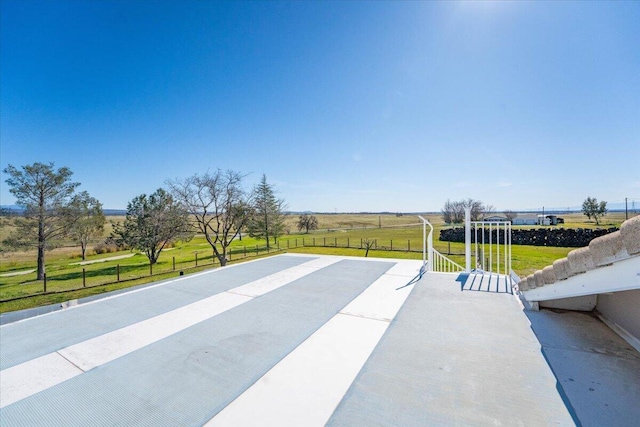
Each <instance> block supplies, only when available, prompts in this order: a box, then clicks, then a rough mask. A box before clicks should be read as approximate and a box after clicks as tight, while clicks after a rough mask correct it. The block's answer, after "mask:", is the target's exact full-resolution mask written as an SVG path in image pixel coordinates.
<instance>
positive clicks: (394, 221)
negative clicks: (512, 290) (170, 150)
mask: <svg viewBox="0 0 640 427" xmlns="http://www.w3.org/2000/svg"><path fill="white" fill-rule="evenodd" d="M317 217H318V220H319V228H320V229H319V230H316V231H314V232H312V233H309V234H300V233H295V232H291V231H292V230H293V231H297V230H295V222H296V221H297V216H291V217H290V218H288V219H287V221H288V222H287V224H288V228H289V231H290V233H291V234H288V235H285V236H283V237H282V238H281V239H279V242H278V245H273V246H275V247H274V249H277V248H278V246H279V248H280V249H281V251H288V252H293V253H315V254H334V255H345V256H364V254H365V250H364V249H360V241H361V239H362V240H364V239H369V240H375V241H376V245H375V246H374V248H373V249H371V250H370V251H369V256H370V257H378V258H400V259H422V226H421V225H418V223H419V219H418V218H417V216H413V215H404V216H396V215H378V214H350V215H346V214H339V215H330V214H324V215H317ZM564 217H565V219H566V221H567V223H566V224H565V225H564V227H565V228H579V227H582V228H587V227H595V223H594V222H593V221H586V218H585V217H584V216H582V215H581V214H571V215H565V216H564ZM428 219H429V220H430V222H431V223H432V224H433V225H434V228H435V230H434V247H435V249H436V250H438V251H439V252H441V253H443V254H445V255H447V256H449V257H450V258H451V259H453V260H454V261H455V262H457V263H459V264H462V265H463V264H464V244H463V243H449V242H441V241H439V240H437V239H438V236H439V232H440V230H441V229H442V228H445V227H446V226H445V224H443V223H442V220H441V218H440V216H439V215H429V216H428ZM622 220H624V213H622V214H621V215H620V214H615V215H613V214H612V215H610V216H608V217H605V221H603V224H601V227H603V228H604V227H609V226H617V227H619V226H620V224H621V222H622ZM5 226H10V224H9V223H8V222H7V221H5V222H4V223H3V228H4V227H5ZM380 226H382V227H380ZM338 228H339V229H338ZM523 228H532V227H530V226H528V227H523ZM5 231H6V230H5ZM303 242H304V246H303ZM314 244H315V246H314V247H311V245H314ZM256 245H257V246H258V247H260V248H262V249H261V250H260V251H259V254H258V255H259V256H264V255H266V254H265V252H264V246H265V242H264V241H263V240H256V239H252V238H248V237H243V239H242V240H241V241H240V240H237V241H235V242H234V243H233V245H232V247H231V261H232V262H238V261H240V260H241V259H245V253H246V257H247V258H246V259H254V258H255V257H256V255H257V254H256ZM323 245H326V246H328V247H319V246H323ZM347 246H350V247H347ZM91 249H92V248H90V249H89V251H88V253H89V256H88V257H87V261H95V260H100V259H106V258H110V257H113V256H118V255H126V254H131V252H129V251H124V252H112V253H106V254H101V255H95V254H91ZM392 249H393V250H392ZM571 250H572V248H554V247H540V246H513V247H512V268H513V270H514V271H515V272H516V273H517V274H518V275H520V276H521V277H524V276H526V275H528V274H531V273H533V272H535V271H536V270H539V269H541V268H543V267H545V266H547V265H550V264H551V263H553V261H555V260H556V259H559V258H562V257H565V256H566V255H567V254H568V253H569V251H571ZM196 252H197V254H198V267H197V268H196V265H195V256H196ZM79 255H80V250H79V249H78V248H77V247H64V248H59V249H55V250H52V251H49V252H47V255H46V261H47V264H46V271H47V277H48V279H47V294H43V291H44V284H43V282H42V281H37V280H35V278H36V274H35V272H33V273H30V274H27V275H20V276H11V277H3V276H0V300H5V301H6V300H9V299H13V298H21V297H25V296H29V295H32V296H30V297H28V298H24V299H19V300H16V301H8V302H0V312H6V311H12V310H18V309H22V308H28V307H34V306H39V305H44V304H52V303H58V302H62V301H67V300H70V299H75V298H81V297H83V296H89V295H94V294H96V293H101V292H107V291H111V290H115V289H121V288H125V287H129V286H133V285H137V284H140V283H148V282H151V281H156V280H162V279H165V278H168V277H175V276H177V275H178V274H179V272H180V271H184V272H185V273H187V274H188V273H189V272H193V271H200V270H202V269H204V268H213V267H215V266H217V265H219V264H217V263H214V262H213V253H212V250H211V247H210V246H209V244H208V243H207V242H206V240H205V239H204V238H203V237H198V236H197V237H196V238H194V239H192V240H191V241H190V242H185V243H179V244H176V245H175V247H174V248H171V249H170V250H164V251H163V252H162V254H161V256H160V258H159V261H158V263H157V264H155V265H154V266H153V276H151V275H150V269H149V263H148V260H147V258H146V256H144V255H142V254H134V255H133V256H131V257H130V258H125V259H119V260H112V261H105V262H102V263H96V264H90V265H85V266H82V265H77V264H75V263H78V262H80V261H81V259H80V256H79ZM35 258H36V257H35V252H33V251H31V252H21V253H3V254H2V257H1V258H0V275H1V274H5V273H13V272H17V271H23V270H27V269H35V267H36V265H35ZM174 259H175V270H174V268H173V263H174ZM118 266H119V267H118ZM83 268H84V270H85V285H86V288H83V272H82V270H83ZM118 268H119V271H120V282H117V275H116V273H117V269H118Z"/></svg>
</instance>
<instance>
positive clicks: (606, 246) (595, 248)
mask: <svg viewBox="0 0 640 427" xmlns="http://www.w3.org/2000/svg"><path fill="white" fill-rule="evenodd" d="M589 252H590V253H591V258H592V259H593V263H594V264H595V266H596V267H601V266H603V265H607V264H611V263H613V262H616V261H621V260H623V259H627V258H629V254H628V253H627V249H626V248H625V247H624V242H623V240H622V234H620V232H619V231H616V232H615V233H611V234H606V235H604V236H602V237H598V238H597V239H593V240H592V241H591V243H589Z"/></svg>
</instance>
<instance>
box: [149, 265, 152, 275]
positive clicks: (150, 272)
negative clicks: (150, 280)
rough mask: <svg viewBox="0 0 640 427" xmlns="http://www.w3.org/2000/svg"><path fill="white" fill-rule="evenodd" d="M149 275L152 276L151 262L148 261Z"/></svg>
mask: <svg viewBox="0 0 640 427" xmlns="http://www.w3.org/2000/svg"><path fill="white" fill-rule="evenodd" d="M149 276H153V264H152V263H151V261H149Z"/></svg>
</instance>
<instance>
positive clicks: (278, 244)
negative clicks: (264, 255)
mask: <svg viewBox="0 0 640 427" xmlns="http://www.w3.org/2000/svg"><path fill="white" fill-rule="evenodd" d="M276 246H277V248H278V250H280V240H278V243H276Z"/></svg>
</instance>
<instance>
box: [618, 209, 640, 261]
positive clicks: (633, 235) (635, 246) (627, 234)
mask: <svg viewBox="0 0 640 427" xmlns="http://www.w3.org/2000/svg"><path fill="white" fill-rule="evenodd" d="M620 234H621V235H622V241H623V243H624V247H625V249H626V250H627V253H628V254H629V255H635V254H637V253H640V215H638V216H634V217H633V218H631V219H628V220H626V221H625V222H623V223H622V226H620Z"/></svg>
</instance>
